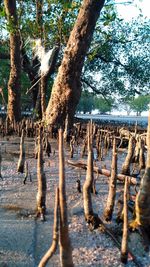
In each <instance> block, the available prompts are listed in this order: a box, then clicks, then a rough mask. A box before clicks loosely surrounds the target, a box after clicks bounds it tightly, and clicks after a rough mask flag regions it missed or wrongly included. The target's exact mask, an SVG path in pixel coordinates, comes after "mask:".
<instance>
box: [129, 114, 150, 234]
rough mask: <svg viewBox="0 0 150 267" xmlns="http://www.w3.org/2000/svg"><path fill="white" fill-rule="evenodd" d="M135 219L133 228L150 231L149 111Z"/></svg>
mask: <svg viewBox="0 0 150 267" xmlns="http://www.w3.org/2000/svg"><path fill="white" fill-rule="evenodd" d="M135 214H136V219H135V221H134V223H133V225H132V226H133V227H136V225H138V226H142V227H144V228H145V229H146V230H148V232H149V231H150V111H149V117H148V128H147V161H146V170H145V173H144V176H143V177H142V181H141V186H140V190H139V192H138V194H137V197H136V204H135Z"/></svg>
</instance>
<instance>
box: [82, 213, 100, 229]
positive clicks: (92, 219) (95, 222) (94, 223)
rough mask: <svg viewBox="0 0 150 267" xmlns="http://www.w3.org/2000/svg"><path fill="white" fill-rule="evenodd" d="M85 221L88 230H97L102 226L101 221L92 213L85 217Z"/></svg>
mask: <svg viewBox="0 0 150 267" xmlns="http://www.w3.org/2000/svg"><path fill="white" fill-rule="evenodd" d="M85 220H86V222H87V223H88V225H89V228H90V230H94V229H97V228H99V226H100V225H101V224H102V221H101V219H100V218H99V217H98V214H96V213H93V215H87V216H86V215H85Z"/></svg>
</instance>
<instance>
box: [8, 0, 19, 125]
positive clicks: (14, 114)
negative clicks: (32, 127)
mask: <svg viewBox="0 0 150 267" xmlns="http://www.w3.org/2000/svg"><path fill="white" fill-rule="evenodd" d="M4 4H5V10H6V15H7V21H8V24H9V31H10V77H9V82H8V110H7V113H8V117H9V119H10V121H14V120H15V121H19V120H20V119H21V109H20V91H21V85H20V75H21V60H20V34H19V29H18V18H17V10H16V1H15V0H4Z"/></svg>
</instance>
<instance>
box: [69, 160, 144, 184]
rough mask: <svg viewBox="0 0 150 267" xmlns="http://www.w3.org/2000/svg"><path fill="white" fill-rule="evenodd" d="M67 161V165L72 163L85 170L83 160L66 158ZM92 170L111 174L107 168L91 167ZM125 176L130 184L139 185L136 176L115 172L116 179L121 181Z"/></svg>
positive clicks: (85, 165)
mask: <svg viewBox="0 0 150 267" xmlns="http://www.w3.org/2000/svg"><path fill="white" fill-rule="evenodd" d="M67 163H68V164H69V165H72V166H74V167H77V168H82V169H84V170H87V164H86V163H85V162H83V161H80V160H77V161H72V160H68V161H67ZM93 171H94V172H96V173H99V174H102V175H104V176H107V177H110V176H111V172H110V171H109V170H107V169H100V168H99V167H93ZM125 177H127V178H128V180H129V182H130V184H131V185H139V182H138V181H137V179H136V178H134V177H132V176H126V175H124V174H121V173H119V174H117V179H118V180H119V181H121V182H124V181H125Z"/></svg>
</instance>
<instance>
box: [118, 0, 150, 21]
mask: <svg viewBox="0 0 150 267" xmlns="http://www.w3.org/2000/svg"><path fill="white" fill-rule="evenodd" d="M116 2H118V4H117V9H118V13H119V14H120V16H122V17H123V18H124V19H126V20H131V19H132V18H134V17H137V16H138V15H139V13H140V10H139V9H141V11H142V13H143V15H144V17H147V18H149V19H150V0H116ZM124 2H132V3H133V4H127V5H124V4H121V3H124Z"/></svg>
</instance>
